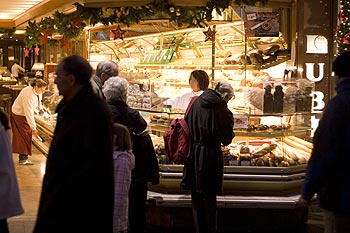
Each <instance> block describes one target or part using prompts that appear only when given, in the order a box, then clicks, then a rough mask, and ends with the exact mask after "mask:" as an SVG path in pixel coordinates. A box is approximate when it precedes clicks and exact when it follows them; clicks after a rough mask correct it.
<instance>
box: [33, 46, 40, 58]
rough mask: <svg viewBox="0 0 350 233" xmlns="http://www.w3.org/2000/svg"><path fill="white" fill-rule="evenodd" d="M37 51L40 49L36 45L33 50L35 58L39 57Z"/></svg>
mask: <svg viewBox="0 0 350 233" xmlns="http://www.w3.org/2000/svg"><path fill="white" fill-rule="evenodd" d="M39 51H40V48H39V47H38V45H37V46H35V48H34V54H35V56H39Z"/></svg>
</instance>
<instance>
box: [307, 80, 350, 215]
mask: <svg viewBox="0 0 350 233" xmlns="http://www.w3.org/2000/svg"><path fill="white" fill-rule="evenodd" d="M336 91H337V95H336V96H335V97H333V98H332V99H331V100H330V101H329V102H328V104H327V106H326V108H325V110H324V111H323V116H322V118H321V120H320V122H319V125H318V127H317V129H316V132H315V135H314V138H313V145H314V147H313V150H312V153H311V157H310V160H309V163H308V167H307V169H306V175H305V179H304V183H303V188H302V193H301V195H302V197H303V198H304V199H305V200H310V199H311V198H312V197H313V196H314V195H315V193H317V197H318V200H319V205H320V207H321V208H323V209H326V210H329V211H335V212H343V213H347V214H349V213H350V170H349V164H350V154H349V153H350V79H349V78H346V79H343V80H341V82H340V83H339V84H338V86H337V89H336Z"/></svg>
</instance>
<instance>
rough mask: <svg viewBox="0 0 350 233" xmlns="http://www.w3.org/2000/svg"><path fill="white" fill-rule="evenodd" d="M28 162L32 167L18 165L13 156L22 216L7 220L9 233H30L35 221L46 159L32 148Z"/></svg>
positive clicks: (16, 157) (14, 155) (16, 159)
mask: <svg viewBox="0 0 350 233" xmlns="http://www.w3.org/2000/svg"><path fill="white" fill-rule="evenodd" d="M30 160H32V162H33V163H34V165H19V164H18V163H17V161H18V155H17V154H13V161H14V162H15V167H16V172H17V179H18V183H19V186H20V194H21V199H22V205H23V208H24V214H22V215H19V216H16V217H12V218H9V219H8V222H9V227H10V233H31V232H33V227H34V223H35V219H36V214H37V210H38V203H39V198H40V191H41V183H42V177H43V171H44V168H45V164H46V157H45V156H44V155H43V154H41V153H40V152H39V151H38V150H37V149H36V148H35V147H33V155H32V156H31V157H30Z"/></svg>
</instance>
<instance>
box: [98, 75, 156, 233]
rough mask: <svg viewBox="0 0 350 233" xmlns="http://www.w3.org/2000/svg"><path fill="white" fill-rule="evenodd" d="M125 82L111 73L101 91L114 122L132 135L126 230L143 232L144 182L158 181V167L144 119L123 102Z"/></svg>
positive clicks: (126, 82) (125, 90) (126, 86)
mask: <svg viewBox="0 0 350 233" xmlns="http://www.w3.org/2000/svg"><path fill="white" fill-rule="evenodd" d="M128 86H129V83H128V81H127V80H126V79H124V78H120V77H111V78H109V79H108V80H107V81H106V82H105V84H104V86H103V89H102V91H103V94H104V95H105V97H106V102H107V105H108V106H109V109H110V112H111V114H112V119H113V122H114V123H119V124H122V125H125V126H126V127H127V128H128V129H129V132H130V135H131V137H132V151H133V153H134V155H135V168H134V169H133V171H132V176H131V185H130V190H129V208H128V233H143V232H145V227H146V199H147V182H151V183H152V184H158V183H159V167H158V161H157V157H156V154H155V151H154V147H153V143H152V140H151V137H150V135H149V134H148V129H147V122H146V121H145V120H144V119H143V117H142V116H141V115H140V113H139V111H137V110H136V109H133V108H131V107H129V106H128V105H127V103H126V100H127V94H128ZM116 201H118V200H116Z"/></svg>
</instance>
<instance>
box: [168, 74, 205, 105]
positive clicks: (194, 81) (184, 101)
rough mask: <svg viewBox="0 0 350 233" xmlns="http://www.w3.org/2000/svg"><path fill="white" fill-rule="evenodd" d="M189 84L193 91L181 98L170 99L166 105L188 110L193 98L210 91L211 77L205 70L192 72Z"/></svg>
mask: <svg viewBox="0 0 350 233" xmlns="http://www.w3.org/2000/svg"><path fill="white" fill-rule="evenodd" d="M188 82H189V84H190V87H191V91H188V92H186V93H184V94H183V95H181V96H177V97H175V98H174V99H168V100H166V101H165V102H164V104H168V105H171V107H172V108H177V109H182V110H186V109H187V106H188V104H189V103H190V101H191V99H192V97H194V96H200V95H201V94H202V93H203V91H204V90H206V89H208V86H209V76H208V74H207V72H205V71H204V70H194V71H192V72H191V74H190V78H189V80H188Z"/></svg>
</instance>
